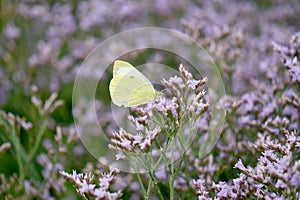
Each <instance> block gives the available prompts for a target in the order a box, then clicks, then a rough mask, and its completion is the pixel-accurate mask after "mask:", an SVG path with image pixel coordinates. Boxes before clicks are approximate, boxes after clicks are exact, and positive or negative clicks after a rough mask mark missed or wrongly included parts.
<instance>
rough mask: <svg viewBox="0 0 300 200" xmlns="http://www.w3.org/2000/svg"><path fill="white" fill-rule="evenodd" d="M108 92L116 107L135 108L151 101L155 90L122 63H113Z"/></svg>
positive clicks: (145, 79)
mask: <svg viewBox="0 0 300 200" xmlns="http://www.w3.org/2000/svg"><path fill="white" fill-rule="evenodd" d="M109 90H110V94H111V98H112V101H113V102H114V104H116V105H118V106H125V107H131V106H136V105H139V104H143V103H147V102H150V101H153V100H154V98H155V90H154V89H153V87H152V85H151V83H150V81H149V80H148V79H147V78H146V77H145V76H144V75H143V74H142V73H140V72H139V71H138V70H137V69H135V68H134V67H133V66H132V65H130V64H129V63H127V62H124V61H116V62H115V64H114V76H113V79H112V80H111V82H110V85H109Z"/></svg>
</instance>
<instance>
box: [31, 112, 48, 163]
mask: <svg viewBox="0 0 300 200" xmlns="http://www.w3.org/2000/svg"><path fill="white" fill-rule="evenodd" d="M46 128H47V118H46V117H44V118H43V119H42V125H41V128H40V130H39V132H38V135H37V138H36V140H35V142H34V145H33V147H32V149H31V151H30V153H29V156H28V162H29V163H30V162H31V160H32V159H33V157H34V156H35V154H36V152H37V149H38V147H39V145H40V143H41V140H42V138H43V136H44V134H45V132H46Z"/></svg>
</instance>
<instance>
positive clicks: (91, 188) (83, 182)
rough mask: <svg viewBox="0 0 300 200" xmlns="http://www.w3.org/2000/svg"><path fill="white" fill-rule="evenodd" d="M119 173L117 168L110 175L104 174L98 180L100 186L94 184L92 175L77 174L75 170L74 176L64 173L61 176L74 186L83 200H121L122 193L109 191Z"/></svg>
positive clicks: (111, 170) (112, 169)
mask: <svg viewBox="0 0 300 200" xmlns="http://www.w3.org/2000/svg"><path fill="white" fill-rule="evenodd" d="M117 173H119V170H118V169H116V168H111V169H110V171H109V173H102V175H101V177H100V178H99V179H98V181H99V183H98V184H96V182H94V176H93V175H92V174H81V173H79V174H77V172H76V171H75V170H73V173H72V174H68V173H66V172H64V171H62V172H61V175H62V176H63V177H64V178H65V179H67V180H68V181H70V182H71V183H72V184H73V185H74V187H75V188H76V190H77V192H78V194H79V195H80V196H81V197H83V198H88V197H93V198H94V199H97V200H100V199H109V200H114V199H119V198H120V197H121V196H122V193H121V192H120V191H118V192H110V191H109V187H110V185H111V184H112V183H113V181H114V180H115V176H116V174H117Z"/></svg>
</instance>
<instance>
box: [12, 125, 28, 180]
mask: <svg viewBox="0 0 300 200" xmlns="http://www.w3.org/2000/svg"><path fill="white" fill-rule="evenodd" d="M12 143H13V145H14V147H15V150H16V157H17V162H18V167H19V174H20V178H21V180H23V179H24V178H25V173H24V165H23V162H22V159H21V147H20V145H21V144H20V141H19V140H18V137H17V135H16V132H15V130H14V129H13V131H12Z"/></svg>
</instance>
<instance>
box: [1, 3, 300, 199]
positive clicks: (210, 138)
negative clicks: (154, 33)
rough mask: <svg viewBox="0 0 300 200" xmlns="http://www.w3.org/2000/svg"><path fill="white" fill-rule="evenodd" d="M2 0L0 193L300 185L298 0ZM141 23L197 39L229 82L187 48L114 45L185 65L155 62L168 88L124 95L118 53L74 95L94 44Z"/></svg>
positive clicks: (74, 195) (247, 195)
mask: <svg viewBox="0 0 300 200" xmlns="http://www.w3.org/2000/svg"><path fill="white" fill-rule="evenodd" d="M0 11H1V12H0V58H1V59H0V163H1V164H0V199H300V132H299V131H300V29H299V28H300V20H299V19H300V3H299V1H298V0H288V1H285V0H274V1H271V0H265V1H250V0H243V1H238V0H227V1H225V0H212V1H205V0H194V1H179V0H154V1H125V0H113V1H109V0H87V1H83V0H82V1H81V0H73V1H64V0H63V1H56V0H48V1H43V0H21V1H10V0H1V1H0ZM142 27H161V28H166V29H169V30H176V31H179V32H180V33H182V34H185V35H186V36H188V37H189V38H191V39H193V41H195V42H197V43H198V44H199V45H200V46H201V47H203V49H204V50H205V52H207V53H208V54H209V56H210V58H211V61H212V63H213V65H214V66H215V67H216V68H217V70H218V72H219V73H220V78H221V80H222V82H223V85H224V90H225V92H226V95H224V96H222V98H220V99H218V98H215V96H216V94H214V92H213V91H210V90H209V89H210V87H209V82H210V81H211V82H213V83H214V82H216V81H215V80H211V79H210V76H208V78H206V74H205V73H204V74H201V75H199V73H197V70H194V68H193V67H192V66H191V63H190V62H189V60H184V59H181V58H180V56H181V55H175V53H173V54H172V52H167V51H162V50H161V49H154V48H149V49H147V50H145V49H144V50H143V49H142V50H141V49H140V50H135V51H132V52H127V54H126V55H120V56H117V57H116V56H115V55H113V54H110V52H111V51H112V50H111V49H109V48H108V49H105V50H106V52H108V53H106V54H99V55H97V56H98V58H99V60H116V59H120V58H122V59H123V60H126V61H127V62H130V63H133V64H134V65H135V66H137V65H141V64H145V63H152V64H153V63H160V64H163V65H165V66H168V67H169V69H172V70H173V71H175V72H176V73H175V74H172V75H170V74H171V73H169V74H168V73H167V74H168V76H164V75H165V74H166V73H164V71H163V70H162V71H159V70H158V68H159V67H157V68H155V70H154V68H151V67H150V68H147V69H148V71H147V77H150V75H151V74H152V77H156V78H157V77H158V79H157V80H155V82H156V83H159V84H158V85H160V86H161V87H162V88H163V89H162V90H161V92H162V95H161V96H159V97H158V98H156V99H155V100H154V101H151V102H148V103H146V104H142V105H138V106H134V107H130V108H121V107H117V106H116V105H114V104H112V103H111V98H110V91H109V83H110V80H111V79H112V77H113V72H112V65H113V63H112V62H110V63H109V64H110V65H109V66H107V69H105V70H104V72H103V73H102V76H101V77H99V76H98V71H95V70H86V71H82V72H84V75H83V76H84V77H85V78H87V80H97V83H98V85H97V88H96V89H95V91H93V92H94V93H95V95H94V99H89V98H86V96H85V94H86V93H89V90H91V88H84V89H82V90H80V91H81V93H79V95H78V94H77V95H76V100H75V98H74V91H75V89H74V83H75V82H76V81H78V79H77V77H78V73H79V72H81V70H80V69H81V66H82V63H84V61H88V59H86V58H87V57H88V56H90V55H93V52H94V53H95V51H92V50H93V49H94V48H95V47H97V45H98V44H100V43H102V42H105V41H106V39H107V38H111V37H113V36H115V35H116V34H118V33H120V32H123V31H128V30H132V29H135V28H142ZM145 38H146V36H144V37H142V36H141V37H136V38H134V40H133V41H138V43H143V42H145V43H146V39H145ZM160 39H161V40H164V38H163V36H162V37H161V38H160ZM158 41H159V38H154V43H155V42H158ZM158 43H160V41H159V42H158ZM175 43H176V41H175ZM177 45H178V44H177ZM114 48H115V49H118V50H119V49H122V48H125V47H123V46H122V44H119V43H118V44H117V45H115V46H114ZM193 53H194V54H195V55H197V56H199V55H198V54H197V53H198V52H197V51H196V50H194V52H193ZM197 56H196V57H197ZM87 63H88V64H90V63H89V62H87ZM91 63H92V62H91ZM90 65H92V64H90ZM154 65H155V64H154ZM145 69H146V68H145ZM161 69H163V68H162V67H161ZM164 69H165V68H164ZM127 77H128V78H130V76H125V78H127ZM124 81H126V80H124ZM79 82H80V80H79ZM124 95H126V93H124ZM214 98H215V99H214ZM211 99H214V100H215V103H211ZM74 102H75V103H74ZM215 110H218V111H220V112H221V113H223V114H224V115H221V116H223V117H222V118H220V119H219V122H220V123H219V124H214V120H213V117H214V116H215ZM78 119H79V120H78ZM76 120H77V121H76ZM217 121H218V120H217ZM79 122H80V123H79ZM221 122H222V123H221ZM94 124H96V125H97V126H99V127H101V130H102V131H103V133H104V134H105V135H106V137H107V138H108V142H107V143H105V144H104V141H103V140H102V139H95V138H97V137H100V136H99V134H100V133H99V132H98V129H94ZM219 126H222V127H221V129H220V134H215V132H217V130H219V129H218V127H219ZM86 127H88V129H87V128H86ZM214 127H215V128H214ZM87 130H88V132H89V134H92V135H91V136H90V135H89V134H88V133H87ZM87 135H89V137H91V138H88V136H87ZM111 155H113V156H112V157H111Z"/></svg>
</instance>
